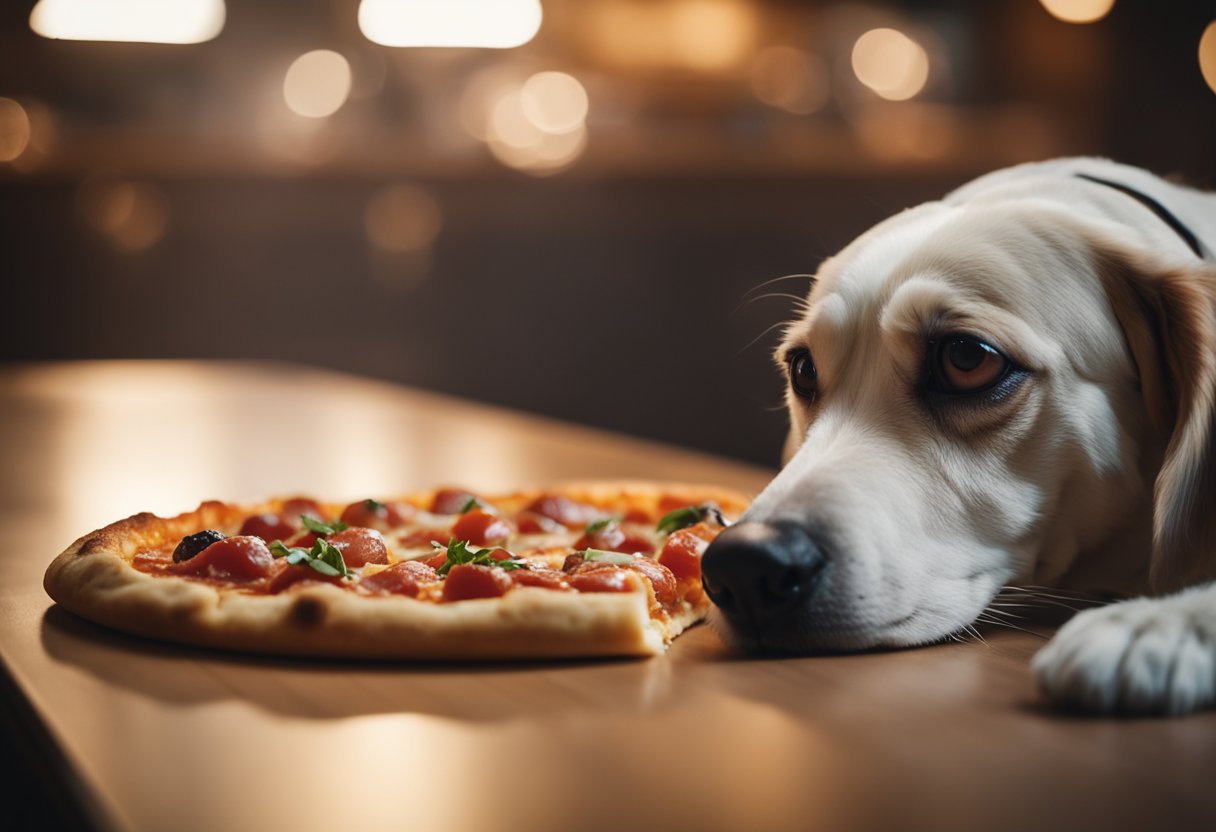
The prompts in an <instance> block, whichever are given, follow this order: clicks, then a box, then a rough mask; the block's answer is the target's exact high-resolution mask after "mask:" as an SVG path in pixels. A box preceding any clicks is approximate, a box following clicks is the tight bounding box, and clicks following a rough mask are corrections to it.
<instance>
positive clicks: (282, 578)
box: [266, 563, 342, 595]
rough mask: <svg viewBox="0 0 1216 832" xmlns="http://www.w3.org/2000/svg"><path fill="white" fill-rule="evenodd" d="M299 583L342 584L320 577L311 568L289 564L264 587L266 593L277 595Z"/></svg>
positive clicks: (318, 573) (336, 580)
mask: <svg viewBox="0 0 1216 832" xmlns="http://www.w3.org/2000/svg"><path fill="white" fill-rule="evenodd" d="M300 583H321V584H334V585H339V584H341V583H342V579H341V578H338V577H336V576H331V575H322V574H321V573H320V572H318V571H317V570H315V569H313V568H312V567H311V566H304V565H303V564H299V563H297V564H290V563H289V564H287V565H286V566H284V567H283V568H282V569H280V570H279V574H277V575H275V576H274V577H273V578H271V579H270V583H269V584H267V586H266V591H267V592H268V593H270V594H271V595H278V594H279V593H280V592H282V591H283V590H285V589H287V588H289V587H293V586H295V585H296V584H300Z"/></svg>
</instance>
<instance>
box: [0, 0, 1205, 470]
mask: <svg viewBox="0 0 1216 832" xmlns="http://www.w3.org/2000/svg"><path fill="white" fill-rule="evenodd" d="M1064 154H1098V155H1105V156H1110V157H1113V158H1116V159H1119V160H1121V161H1125V162H1129V163H1132V164H1137V165H1142V166H1145V167H1148V168H1151V169H1153V170H1156V171H1158V172H1160V173H1168V174H1178V175H1180V176H1182V177H1185V178H1186V179H1188V180H1189V181H1191V182H1192V183H1194V184H1196V185H1200V186H1207V187H1211V186H1213V184H1214V180H1216V3H1214V2H1183V0H1113V2H1112V0H985V2H965V1H964V0H916V1H915V2H914V1H913V0H905V2H885V3H876V4H855V3H839V2H830V0H821V1H819V2H810V1H809V0H808V1H807V2H795V0H540V2H538V0H362V1H361V2H360V0H240V2H237V0H229V2H227V3H225V2H222V0H41V2H38V3H34V2H12V1H11V0H10V1H9V2H5V3H4V4H3V5H2V6H0V278H2V280H3V287H4V292H5V301H6V302H5V310H6V311H5V315H4V325H3V327H0V357H2V358H3V360H5V361H7V362H14V361H32V360H35V361H42V360H59V359H79V358H166V357H169V358H253V359H275V360H286V361H292V362H302V363H307V364H312V365H319V366H323V367H331V368H336V369H340V370H345V371H350V372H355V373H359V374H364V375H368V376H373V377H377V378H383V379H388V380H392V381H398V382H404V383H407V384H410V385H415V386H418V387H422V388H427V389H433V390H438V391H443V392H448V393H453V394H457V395H460V396H463V397H468V398H472V399H477V400H481V401H486V402H492V403H498V404H504V405H508V406H511V407H514V408H519V409H523V410H528V411H534V412H539V413H544V414H549V415H553V416H557V417H561V418H564V419H571V420H575V421H579V422H583V423H588V424H592V425H598V426H603V427H608V428H612V429H615V430H619V431H624V432H628V433H632V434H637V435H641V436H647V437H652V438H656V439H660V440H665V441H669V442H675V443H678V444H682V445H686V446H692V447H697V448H702V449H705V450H709V451H713V452H716V453H720V454H725V455H729V456H733V457H737V458H740V459H746V460H751V461H755V462H760V463H764V464H770V465H771V464H775V462H776V461H777V457H778V454H779V450H780V446H781V440H782V437H783V433H784V430H785V418H784V416H783V415H782V413H780V412H779V406H780V404H781V400H782V393H781V391H782V386H783V382H782V379H781V378H780V377H779V376H778V375H777V374H776V373H775V372H774V370H773V368H772V365H771V361H770V358H769V353H770V351H771V349H772V346H773V344H774V343H775V340H776V338H777V334H778V333H777V327H778V326H779V324H780V323H782V322H784V321H786V320H788V319H789V318H790V317H792V315H793V309H794V300H793V297H792V296H798V295H801V294H802V293H804V292H805V290H806V280H805V279H802V278H797V277H793V278H790V279H788V280H777V281H774V282H771V283H767V284H766V281H770V280H773V279H774V278H780V277H783V276H787V275H798V274H805V273H809V272H813V271H814V270H815V268H816V267H817V265H818V263H819V262H820V260H822V259H823V258H824V257H825V256H827V255H829V254H831V253H832V252H834V251H835V250H837V249H839V248H840V247H842V246H843V245H844V244H846V243H847V242H848V241H849V240H850V239H851V238H852V237H854V236H856V235H857V234H858V233H860V232H861V231H863V230H865V229H866V228H867V227H868V226H870V225H872V224H873V223H875V222H877V221H879V220H881V219H883V218H884V217H886V216H888V215H890V214H892V213H894V212H896V211H899V210H900V209H902V208H905V207H907V206H910V205H913V204H916V203H918V202H921V201H924V200H926V199H932V198H935V197H938V196H940V195H942V194H943V193H945V192H946V191H947V190H949V189H951V188H953V187H955V186H956V185H958V184H961V183H962V182H964V181H966V180H968V179H970V178H972V177H974V176H976V175H978V174H980V173H982V172H985V171H987V170H990V169H993V168H997V167H1001V166H1004V165H1009V164H1013V163H1017V162H1022V161H1028V160H1035V159H1042V158H1046V157H1051V156H1057V155H1064ZM267 406H276V407H277V406H287V407H291V406H299V407H306V406H307V403H306V402H297V403H267Z"/></svg>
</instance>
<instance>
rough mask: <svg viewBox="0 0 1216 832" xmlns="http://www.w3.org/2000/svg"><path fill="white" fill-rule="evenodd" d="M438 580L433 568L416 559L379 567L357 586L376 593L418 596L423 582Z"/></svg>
mask: <svg viewBox="0 0 1216 832" xmlns="http://www.w3.org/2000/svg"><path fill="white" fill-rule="evenodd" d="M437 580H439V575H437V574H436V573H435V570H434V569H433V568H431V567H430V566H427V565H426V564H425V563H420V562H418V561H416V560H407V561H402V562H401V563H394V564H393V565H392V566H390V567H389V568H388V569H381V570H380V571H379V572H377V573H375V574H374V575H367V576H365V577H364V578H363V579H362V580H360V581H359V586H361V587H362V588H364V589H366V590H368V591H370V592H375V593H378V594H389V595H408V596H409V597H411V598H417V597H418V590H419V589H421V588H422V586H423V584H429V583H434V582H435V581H437Z"/></svg>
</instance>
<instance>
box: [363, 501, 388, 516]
mask: <svg viewBox="0 0 1216 832" xmlns="http://www.w3.org/2000/svg"><path fill="white" fill-rule="evenodd" d="M363 507H364V508H366V509H367V510H368V511H370V512H371V513H372V514H379V513H380V512H382V511H384V509H385V505H384V503H382V502H380V501H379V500H373V499H371V498H370V497H369V498H368V499H366V500H364V501H363Z"/></svg>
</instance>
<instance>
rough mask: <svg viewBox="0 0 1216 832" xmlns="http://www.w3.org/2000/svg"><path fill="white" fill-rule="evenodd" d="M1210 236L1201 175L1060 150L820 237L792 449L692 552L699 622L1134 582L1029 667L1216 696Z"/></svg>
mask: <svg viewBox="0 0 1216 832" xmlns="http://www.w3.org/2000/svg"><path fill="white" fill-rule="evenodd" d="M1213 244H1216V194H1206V193H1202V192H1199V191H1195V190H1190V189H1187V188H1184V187H1181V186H1178V185H1175V184H1171V183H1169V182H1167V181H1165V180H1162V179H1160V178H1157V177H1155V176H1153V175H1151V174H1149V173H1146V172H1145V171H1142V170H1139V169H1136V168H1131V167H1126V166H1123V165H1118V164H1115V163H1113V162H1109V161H1105V160H1101V159H1086V158H1079V159H1061V160H1056V161H1051V162H1045V163H1041V164H1031V165H1022V166H1019V167H1014V168H1011V169H1007V170H1002V171H998V172H996V173H993V174H989V175H987V176H984V177H982V178H980V179H978V180H976V181H974V182H971V183H969V184H968V185H966V186H964V187H962V188H960V189H959V190H957V191H955V192H953V193H951V194H950V195H949V196H947V197H946V198H945V199H943V200H942V201H940V202H932V203H927V204H925V205H921V206H918V207H916V208H913V209H910V210H907V211H904V212H903V213H901V214H899V215H897V216H895V217H893V218H891V219H889V220H887V221H885V222H883V223H881V224H880V225H878V226H877V227H875V228H873V229H871V230H870V231H868V232H866V233H865V234H863V235H862V236H861V237H860V238H859V239H857V240H856V241H855V242H853V243H852V244H851V245H849V246H848V247H847V248H846V249H845V250H844V251H842V252H841V253H840V254H838V255H836V256H835V257H832V258H831V259H829V260H828V261H826V262H825V263H824V264H823V266H822V267H821V268H820V270H819V273H818V275H817V276H816V279H815V281H814V284H813V287H812V289H811V292H810V295H809V297H808V302H807V307H806V311H805V314H803V315H802V317H801V318H800V319H799V320H797V321H796V322H794V323H793V324H791V325H790V326H789V328H788V331H787V334H786V338H785V340H784V343H783V344H782V346H781V347H780V349H779V351H778V354H777V358H778V362H779V364H780V366H781V368H782V372H783V373H785V374H786V375H787V376H788V382H789V383H788V393H787V403H788V407H789V412H790V418H791V430H790V435H789V440H788V443H787V448H786V455H785V456H786V465H785V467H784V469H783V470H782V471H781V473H780V474H779V475H778V476H777V477H776V479H774V480H773V482H772V483H771V484H770V485H769V486H768V487H767V488H766V489H765V490H764V491H763V493H761V494H760V496H759V497H758V498H757V499H756V501H755V503H754V505H753V506H752V508H751V509H750V510H749V511H748V512H747V514H746V515H745V516H744V517H743V519H742V522H740V523H739V524H737V525H735V526H734V527H732V528H731V529H730V530H728V531H727V532H725V533H724V534H723V535H722V536H721V537H719V538H718V540H717V541H716V542H715V543H714V544H713V545H712V546H711V547H710V548H709V550H708V551H707V552H706V553H705V557H704V562H703V566H704V580H705V586H706V589H707V590H708V592H709V594H710V597H711V598H713V600H714V601H715V603H716V605H717V607H718V610H717V611H716V612H715V618H714V620H715V622H716V624H717V626H718V628H719V630H720V631H721V632H722V633H723V634H724V636H725V637H726V638H727V640H728V641H730V642H732V643H733V644H735V645H737V646H739V647H741V648H742V649H746V650H751V651H775V652H796V653H805V652H816V651H822V650H855V649H862V648H867V647H875V646H908V645H915V644H923V643H927V642H932V641H935V640H940V639H942V638H944V637H947V636H949V635H951V634H954V633H956V632H959V631H960V630H962V629H963V628H964V627H966V626H967V625H969V624H970V623H971V622H974V621H975V620H976V619H977V617H978V616H980V615H981V614H982V613H983V612H984V611H985V609H986V608H988V607H989V605H990V603H991V602H992V601H993V598H994V597H995V596H996V594H997V593H998V591H1000V590H1001V588H1002V587H1004V586H1006V585H1008V584H1035V585H1040V586H1050V587H1061V588H1067V589H1075V590H1085V591H1092V592H1113V593H1118V594H1120V595H1124V596H1136V595H1145V594H1152V595H1154V597H1149V598H1137V599H1135V600H1128V601H1123V602H1120V603H1115V604H1112V605H1109V606H1105V607H1101V608H1097V609H1092V610H1087V611H1085V612H1082V613H1080V614H1079V615H1077V616H1076V617H1075V618H1074V619H1073V620H1072V621H1070V622H1069V623H1068V624H1067V625H1066V626H1064V627H1063V629H1061V630H1060V632H1059V633H1058V634H1057V635H1056V636H1055V638H1054V639H1053V640H1052V641H1051V642H1050V644H1048V646H1047V647H1046V648H1044V649H1043V650H1042V652H1040V653H1039V654H1038V655H1037V656H1036V657H1035V659H1034V670H1035V673H1036V675H1037V678H1038V681H1039V684H1040V687H1041V688H1042V690H1043V691H1044V692H1045V693H1046V695H1047V696H1048V697H1050V698H1051V699H1053V700H1055V701H1057V702H1059V703H1062V704H1066V705H1072V706H1077V707H1081V708H1085V709H1088V710H1093V711H1098V712H1112V711H1150V712H1151V711H1157V712H1169V713H1182V712H1186V711H1190V710H1194V709H1197V708H1201V707H1207V706H1211V705H1213V704H1216V584H1213V583H1211V582H1212V581H1213V580H1216V453H1214V451H1213V433H1214V432H1216V426H1214V425H1213V418H1214V414H1216V409H1214V399H1216V263H1214V262H1213V255H1212V250H1211V248H1210V246H1212V245H1213ZM1167 593H1173V594H1167Z"/></svg>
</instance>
